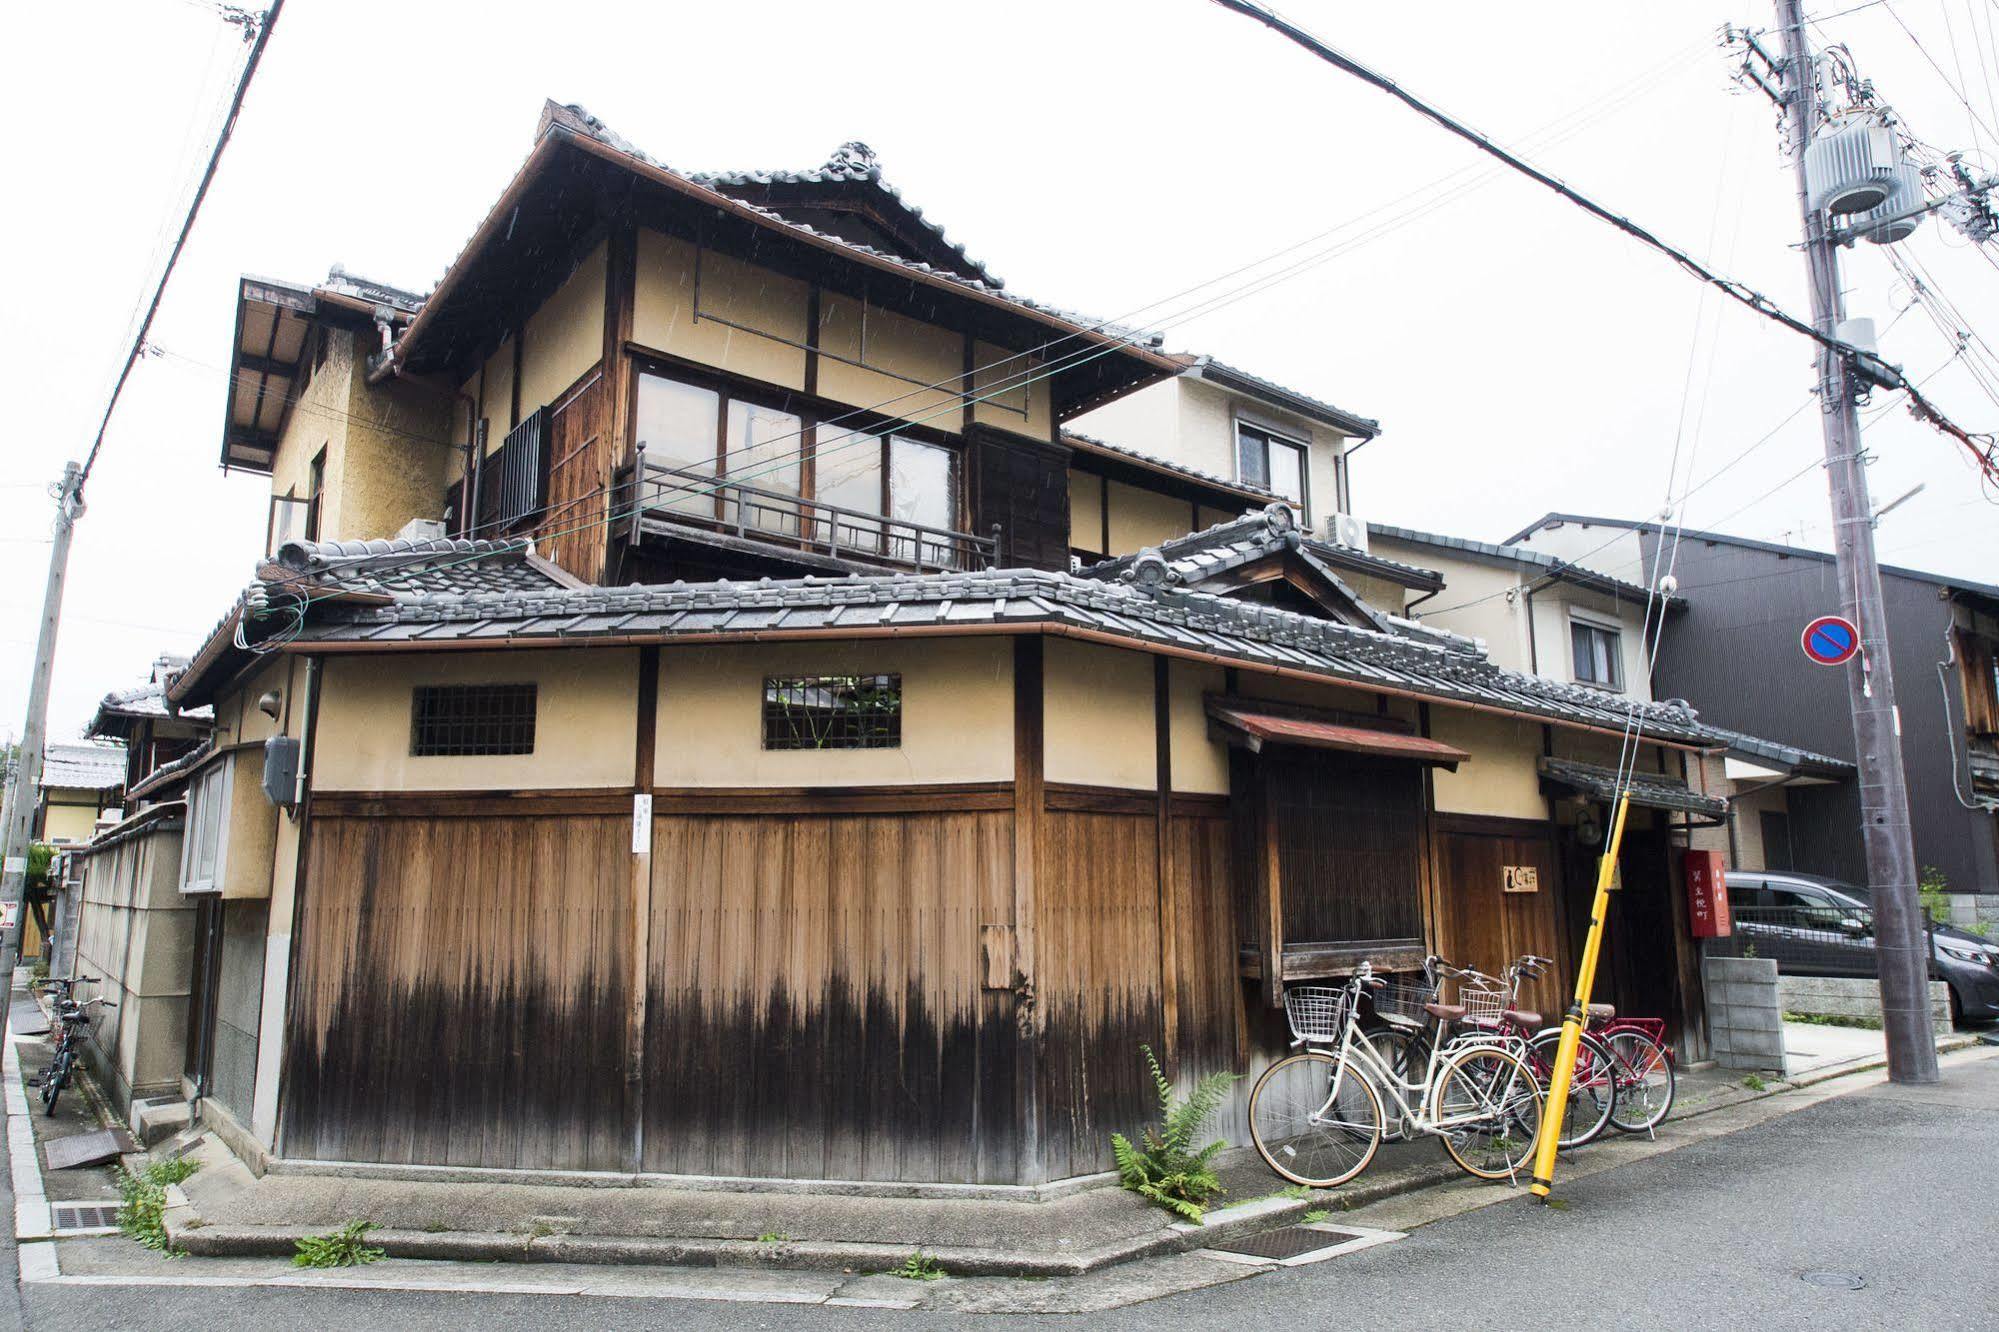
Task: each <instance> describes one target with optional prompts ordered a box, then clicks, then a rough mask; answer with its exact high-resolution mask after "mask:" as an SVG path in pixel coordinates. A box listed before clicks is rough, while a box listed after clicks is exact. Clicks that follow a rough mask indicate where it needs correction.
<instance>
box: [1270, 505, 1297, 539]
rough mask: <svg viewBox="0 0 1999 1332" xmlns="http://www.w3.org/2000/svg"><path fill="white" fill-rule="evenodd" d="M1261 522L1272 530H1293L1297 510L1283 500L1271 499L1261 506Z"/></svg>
mask: <svg viewBox="0 0 1999 1332" xmlns="http://www.w3.org/2000/svg"><path fill="white" fill-rule="evenodd" d="M1263 522H1264V525H1265V526H1266V527H1268V528H1269V529H1270V530H1271V531H1273V532H1290V531H1295V530H1296V529H1297V527H1298V511H1297V510H1296V509H1294V508H1292V507H1291V506H1290V505H1289V504H1287V503H1285V502H1284V501H1283V500H1272V501H1270V503H1268V504H1266V505H1264V506H1263Z"/></svg>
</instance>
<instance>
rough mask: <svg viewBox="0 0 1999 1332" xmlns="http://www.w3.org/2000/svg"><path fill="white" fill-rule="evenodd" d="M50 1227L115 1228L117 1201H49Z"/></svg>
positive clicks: (79, 1228)
mask: <svg viewBox="0 0 1999 1332" xmlns="http://www.w3.org/2000/svg"><path fill="white" fill-rule="evenodd" d="M49 1222H50V1229H52V1230H55V1231H67V1230H115V1229H116V1228H117V1226H118V1204H117V1203H51V1204H50V1205H49Z"/></svg>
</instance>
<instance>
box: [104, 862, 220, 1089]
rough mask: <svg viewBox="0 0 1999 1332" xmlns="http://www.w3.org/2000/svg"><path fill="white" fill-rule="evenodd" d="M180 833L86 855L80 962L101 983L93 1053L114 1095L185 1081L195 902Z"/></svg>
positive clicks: (162, 1087) (169, 1087) (173, 1085)
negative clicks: (183, 869) (104, 1004)
mask: <svg viewBox="0 0 1999 1332" xmlns="http://www.w3.org/2000/svg"><path fill="white" fill-rule="evenodd" d="M180 849H181V833H180V831H179V830H178V829H177V828H176V829H171V830H168V829H164V828H162V829H160V830H157V831H152V832H147V833H143V834H141V835H138V836H134V837H131V838H128V839H127V840H125V841H124V842H121V843H120V844H118V845H117V846H114V847H111V848H109V849H107V850H104V851H100V852H98V853H97V854H95V855H92V856H91V857H89V858H88V859H87V860H86V861H85V862H84V876H83V901H82V905H81V907H80V909H79V912H78V921H77V935H76V970H77V973H78V974H82V975H90V976H96V977H98V978H99V981H100V983H99V984H98V985H96V986H93V987H91V988H90V989H89V990H87V991H86V992H85V993H86V996H87V997H92V998H95V997H97V996H100V995H101V996H102V997H104V998H105V999H108V1000H110V1001H111V1003H112V1004H115V1005H116V1007H115V1008H99V1009H96V1010H94V1015H93V1019H92V1035H93V1037H94V1039H93V1041H92V1042H91V1043H90V1045H89V1046H88V1047H87V1050H88V1057H89V1058H90V1059H91V1060H92V1062H93V1063H94V1064H95V1065H96V1066H97V1069H98V1071H99V1073H100V1074H104V1075H107V1076H108V1077H109V1079H110V1081H111V1083H112V1086H111V1088H110V1090H111V1092H112V1095H113V1099H114V1103H115V1104H116V1106H117V1108H118V1109H119V1110H120V1111H121V1112H122V1111H123V1110H124V1109H125V1105H126V1098H128V1097H131V1096H134V1095H141V1096H143V1095H152V1094H156V1093H159V1092H162V1091H167V1090H170V1089H172V1088H174V1087H176V1086H177V1085H178V1084H179V1081H180V1075H181V1065H182V1062H183V1054H184V1052H185V1040H186V1032H187V998H188V983H189V977H190V974H191V971H192V962H193V955H194V910H193V906H192V904H191V903H190V902H189V901H188V899H186V898H184V897H182V896H181V894H180V891H179V887H178V883H179V876H180Z"/></svg>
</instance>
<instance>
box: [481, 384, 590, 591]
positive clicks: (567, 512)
mask: <svg viewBox="0 0 1999 1332" xmlns="http://www.w3.org/2000/svg"><path fill="white" fill-rule="evenodd" d="M601 371H602V366H601V365H600V366H599V367H598V368H597V369H593V370H592V371H590V373H589V374H588V375H586V376H584V379H583V380H582V381H579V382H581V383H584V384H587V387H584V388H581V389H580V390H576V391H574V392H573V396H570V395H565V396H566V397H567V400H566V401H564V400H563V399H558V400H557V401H558V402H561V403H562V406H561V407H560V408H559V410H557V411H556V412H555V413H554V416H553V419H552V420H551V421H550V423H549V442H548V453H549V458H550V462H551V465H550V468H549V473H548V499H547V507H546V509H545V510H544V512H543V514H542V517H541V521H540V523H539V525H538V528H537V531H538V539H539V544H540V547H541V550H542V553H543V554H545V555H546V556H547V557H548V558H549V559H550V560H551V561H552V562H554V563H555V564H557V565H560V566H561V567H562V568H564V569H566V570H568V571H569V572H570V573H572V574H574V575H576V577H578V578H580V579H582V580H583V581H584V582H586V583H595V582H599V581H601V580H602V578H603V575H604V553H605V549H606V538H605V531H604V527H603V525H602V524H603V522H604V519H605V518H606V517H607V516H608V515H609V513H610V478H611V460H610V444H611V440H610V431H609V415H610V412H609V407H610V387H609V385H608V384H607V383H606V380H605V377H604V376H603V374H602V373H601ZM482 502H483V501H482Z"/></svg>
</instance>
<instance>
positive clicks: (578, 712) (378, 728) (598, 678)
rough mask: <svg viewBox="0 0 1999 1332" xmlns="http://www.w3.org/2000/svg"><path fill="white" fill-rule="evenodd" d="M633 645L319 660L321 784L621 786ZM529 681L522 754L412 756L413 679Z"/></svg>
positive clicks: (633, 700) (626, 763)
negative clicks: (530, 726)
mask: <svg viewBox="0 0 1999 1332" xmlns="http://www.w3.org/2000/svg"><path fill="white" fill-rule="evenodd" d="M637 672H638V652H637V649H634V648H582V649H575V650H561V649H556V650H550V651H533V652H476V653H475V652H450V653H434V654H433V653H425V654H409V655H404V654H394V655H369V656H358V657H353V656H350V657H329V658H328V659H327V662H326V669H325V693H324V695H323V697H322V698H321V700H320V705H319V729H318V733H317V734H316V736H315V737H314V742H313V743H314V747H315V749H316V753H315V754H314V757H313V768H314V773H313V785H314V788H315V789H316V790H322V791H401V790H409V791H463V790H508V789H523V790H542V789H563V788H571V787H618V786H623V787H629V786H630V785H631V781H632V772H633V763H634V761H635V760H634V751H635V746H636V740H635V738H634V737H635V734H636V728H637V726H638V693H637ZM529 682H532V683H534V684H535V685H536V686H537V687H538V695H537V699H536V715H535V749H534V752H533V753H532V754H506V755H484V756H479V757H460V756H438V757H424V758H417V757H413V756H411V754H410V752H409V747H410V699H411V692H412V690H413V689H414V688H415V686H417V685H419V684H426V685H429V684H439V685H452V684H525V683H529Z"/></svg>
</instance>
